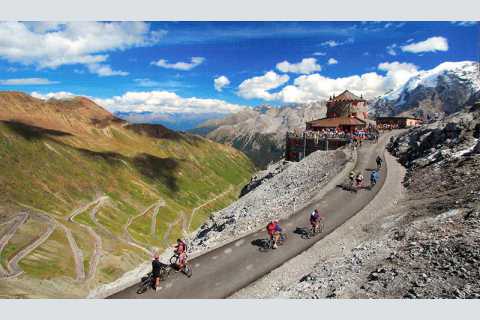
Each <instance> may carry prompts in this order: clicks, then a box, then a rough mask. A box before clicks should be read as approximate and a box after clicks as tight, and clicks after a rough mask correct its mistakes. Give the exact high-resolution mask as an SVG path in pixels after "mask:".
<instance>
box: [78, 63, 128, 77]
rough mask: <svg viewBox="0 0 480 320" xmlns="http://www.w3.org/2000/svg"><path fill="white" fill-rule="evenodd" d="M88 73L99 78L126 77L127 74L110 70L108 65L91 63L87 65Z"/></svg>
mask: <svg viewBox="0 0 480 320" xmlns="http://www.w3.org/2000/svg"><path fill="white" fill-rule="evenodd" d="M87 68H88V71H90V72H91V73H94V74H97V75H99V76H100V77H111V76H128V72H125V71H120V70H112V68H111V67H110V66H109V65H108V64H98V63H91V64H88V65H87Z"/></svg>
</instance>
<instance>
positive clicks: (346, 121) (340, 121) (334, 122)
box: [307, 117, 366, 128]
mask: <svg viewBox="0 0 480 320" xmlns="http://www.w3.org/2000/svg"><path fill="white" fill-rule="evenodd" d="M307 124H309V125H310V126H312V127H318V128H336V127H338V126H361V125H365V124H366V121H363V120H362V119H359V118H357V117H336V118H323V119H317V120H312V121H309V122H307Z"/></svg>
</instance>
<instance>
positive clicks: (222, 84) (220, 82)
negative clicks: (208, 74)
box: [213, 76, 230, 92]
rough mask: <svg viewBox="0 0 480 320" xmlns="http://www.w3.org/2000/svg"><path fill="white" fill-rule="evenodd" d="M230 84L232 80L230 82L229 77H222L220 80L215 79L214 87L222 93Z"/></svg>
mask: <svg viewBox="0 0 480 320" xmlns="http://www.w3.org/2000/svg"><path fill="white" fill-rule="evenodd" d="M229 84H230V80H228V78H227V77H225V76H220V77H218V78H215V79H213V86H214V87H215V90H217V91H219V92H220V91H222V90H223V88H224V87H226V86H228V85H229Z"/></svg>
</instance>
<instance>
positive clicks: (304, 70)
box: [277, 58, 322, 74]
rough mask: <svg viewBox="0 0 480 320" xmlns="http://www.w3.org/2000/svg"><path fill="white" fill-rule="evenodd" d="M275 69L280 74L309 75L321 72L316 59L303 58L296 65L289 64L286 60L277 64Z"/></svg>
mask: <svg viewBox="0 0 480 320" xmlns="http://www.w3.org/2000/svg"><path fill="white" fill-rule="evenodd" d="M277 69H278V70H280V71H282V72H291V73H301V74H310V73H313V72H315V71H320V70H322V67H320V65H319V64H318V63H317V59H315V58H304V59H302V61H300V62H298V63H290V62H288V61H286V60H285V61H282V62H279V63H277Z"/></svg>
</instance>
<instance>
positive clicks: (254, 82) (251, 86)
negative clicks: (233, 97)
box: [237, 71, 290, 100]
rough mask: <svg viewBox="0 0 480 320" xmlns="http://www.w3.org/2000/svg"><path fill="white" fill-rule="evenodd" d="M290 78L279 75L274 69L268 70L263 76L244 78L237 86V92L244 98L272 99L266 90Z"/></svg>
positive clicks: (276, 86)
mask: <svg viewBox="0 0 480 320" xmlns="http://www.w3.org/2000/svg"><path fill="white" fill-rule="evenodd" d="M289 79H290V78H289V77H288V75H286V74H284V75H279V74H277V73H276V72H274V71H268V72H267V73H265V74H264V75H263V76H258V77H253V78H250V79H247V80H244V81H243V82H242V83H241V84H240V85H239V86H238V92H237V94H238V95H239V96H240V97H243V98H245V99H264V100H273V99H274V96H273V95H272V94H271V93H270V92H268V91H270V90H273V89H275V88H278V87H280V86H281V85H283V84H285V83H286V82H287V81H288V80H289Z"/></svg>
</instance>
